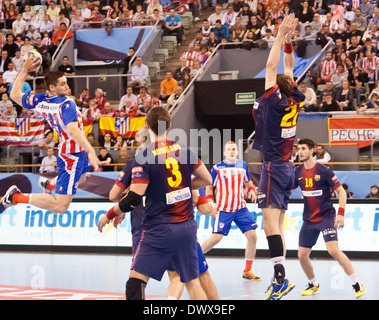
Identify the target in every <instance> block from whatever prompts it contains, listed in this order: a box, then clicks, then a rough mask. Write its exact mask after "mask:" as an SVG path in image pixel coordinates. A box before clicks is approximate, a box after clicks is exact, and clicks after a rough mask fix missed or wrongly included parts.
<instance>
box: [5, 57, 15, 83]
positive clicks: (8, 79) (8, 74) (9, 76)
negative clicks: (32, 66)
mask: <svg viewBox="0 0 379 320" xmlns="http://www.w3.org/2000/svg"><path fill="white" fill-rule="evenodd" d="M17 75H18V72H17V71H16V70H15V68H14V64H13V62H10V63H9V64H8V70H7V71H5V72H4V73H3V79H4V82H5V83H9V84H11V83H13V82H14V80H15V79H16V77H17Z"/></svg>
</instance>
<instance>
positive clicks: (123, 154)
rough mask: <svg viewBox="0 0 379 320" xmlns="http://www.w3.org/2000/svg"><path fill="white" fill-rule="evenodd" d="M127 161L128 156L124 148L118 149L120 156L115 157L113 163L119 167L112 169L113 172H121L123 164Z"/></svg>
mask: <svg viewBox="0 0 379 320" xmlns="http://www.w3.org/2000/svg"><path fill="white" fill-rule="evenodd" d="M121 138H122V137H121ZM115 150H116V149H115ZM128 160H129V156H128V152H127V149H126V146H122V147H120V155H119V156H118V157H117V159H116V161H115V163H116V164H119V165H118V166H115V167H114V171H121V170H122V168H123V167H124V166H125V164H126V163H127V162H128Z"/></svg>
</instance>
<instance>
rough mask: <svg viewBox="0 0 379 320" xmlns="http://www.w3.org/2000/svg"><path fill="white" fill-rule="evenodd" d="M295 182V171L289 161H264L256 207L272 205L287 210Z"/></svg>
mask: <svg viewBox="0 0 379 320" xmlns="http://www.w3.org/2000/svg"><path fill="white" fill-rule="evenodd" d="M294 183H295V171H294V169H293V165H292V164H291V163H289V162H272V161H265V162H264V163H263V165H262V168H261V176H260V179H259V187H258V208H268V206H269V205H270V204H271V205H272V206H273V207H275V208H278V209H282V210H287V206H288V202H289V199H290V196H291V191H292V188H293V186H294Z"/></svg>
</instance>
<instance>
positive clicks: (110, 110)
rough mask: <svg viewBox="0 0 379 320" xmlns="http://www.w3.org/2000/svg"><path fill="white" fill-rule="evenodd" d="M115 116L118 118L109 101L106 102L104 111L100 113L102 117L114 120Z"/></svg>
mask: <svg viewBox="0 0 379 320" xmlns="http://www.w3.org/2000/svg"><path fill="white" fill-rule="evenodd" d="M115 116H116V109H115V108H113V107H112V106H111V104H110V103H109V102H108V101H107V102H105V104H104V108H103V110H101V111H100V117H108V118H113V117H115Z"/></svg>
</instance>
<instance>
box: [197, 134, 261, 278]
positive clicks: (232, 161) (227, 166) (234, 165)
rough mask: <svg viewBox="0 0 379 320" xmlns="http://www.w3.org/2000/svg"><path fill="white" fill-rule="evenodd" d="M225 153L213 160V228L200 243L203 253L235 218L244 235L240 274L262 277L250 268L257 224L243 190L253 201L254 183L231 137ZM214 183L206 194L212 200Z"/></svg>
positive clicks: (226, 233) (212, 245)
mask: <svg viewBox="0 0 379 320" xmlns="http://www.w3.org/2000/svg"><path fill="white" fill-rule="evenodd" d="M224 156H225V159H224V160H223V161H221V162H220V163H217V164H215V165H214V166H213V168H212V170H211V176H212V182H213V183H212V185H213V186H214V187H215V188H216V192H215V195H216V197H215V198H216V203H215V208H214V210H213V212H212V214H211V216H212V217H213V218H214V219H212V224H213V231H212V235H211V237H210V238H209V239H207V240H205V241H204V242H203V243H202V244H201V248H202V250H203V252H204V253H207V252H208V251H210V250H211V249H212V248H213V247H214V246H215V245H216V244H217V243H219V242H220V241H221V240H222V238H223V237H224V236H227V235H228V234H229V231H230V228H231V226H232V222H233V221H234V222H235V223H236V225H237V226H238V227H239V229H240V230H241V232H242V233H243V234H244V235H245V237H246V239H247V245H246V250H245V269H244V271H243V273H242V277H243V278H244V279H248V280H258V281H259V280H261V278H260V277H259V276H257V275H256V274H255V273H254V272H253V271H252V269H251V268H252V264H253V261H254V259H255V254H256V245H257V234H256V232H255V229H256V228H257V224H256V223H255V221H254V219H253V217H252V215H251V213H250V211H249V210H248V209H247V207H246V201H245V193H244V188H245V187H246V189H247V195H248V197H249V198H250V199H251V201H253V202H255V201H256V194H255V187H254V184H253V182H252V181H251V179H250V176H249V170H248V167H247V163H246V162H245V161H243V160H238V158H237V156H238V150H237V145H236V143H235V142H234V141H229V142H227V143H225V146H224ZM213 186H208V187H207V188H206V194H207V197H208V199H209V201H210V202H212V203H214V197H213Z"/></svg>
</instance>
